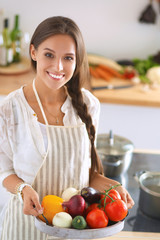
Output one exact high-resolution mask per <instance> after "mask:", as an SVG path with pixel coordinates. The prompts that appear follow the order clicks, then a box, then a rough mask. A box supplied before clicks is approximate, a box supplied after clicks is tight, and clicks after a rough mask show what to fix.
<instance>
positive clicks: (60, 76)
mask: <svg viewBox="0 0 160 240" xmlns="http://www.w3.org/2000/svg"><path fill="white" fill-rule="evenodd" d="M49 75H50V76H51V77H53V78H57V79H61V78H62V77H63V75H55V74H52V73H49Z"/></svg>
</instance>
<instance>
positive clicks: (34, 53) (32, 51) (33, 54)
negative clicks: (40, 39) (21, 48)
mask: <svg viewBox="0 0 160 240" xmlns="http://www.w3.org/2000/svg"><path fill="white" fill-rule="evenodd" d="M30 53H31V58H32V60H33V61H36V49H35V47H34V45H33V44H31V46H30Z"/></svg>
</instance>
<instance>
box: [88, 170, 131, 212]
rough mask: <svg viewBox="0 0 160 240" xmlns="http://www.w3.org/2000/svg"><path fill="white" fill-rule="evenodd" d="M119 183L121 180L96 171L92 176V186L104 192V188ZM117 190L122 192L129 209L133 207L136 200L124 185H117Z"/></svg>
mask: <svg viewBox="0 0 160 240" xmlns="http://www.w3.org/2000/svg"><path fill="white" fill-rule="evenodd" d="M117 184H119V182H117V181H115V180H112V179H110V178H107V177H105V176H103V175H100V174H98V173H95V174H94V176H92V177H91V181H90V187H93V188H95V189H97V190H99V191H100V192H103V191H104V190H106V189H109V188H110V187H111V186H113V185H117ZM116 190H117V191H118V192H119V193H120V195H121V198H122V200H123V201H124V202H125V203H126V204H127V207H128V209H130V208H132V207H133V206H134V201H133V199H132V197H131V196H130V194H129V193H128V191H127V190H126V189H125V188H124V187H123V186H119V187H116Z"/></svg>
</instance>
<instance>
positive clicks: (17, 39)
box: [11, 15, 22, 62]
mask: <svg viewBox="0 0 160 240" xmlns="http://www.w3.org/2000/svg"><path fill="white" fill-rule="evenodd" d="M21 37H22V32H21V30H20V29H19V15H15V21H14V28H13V30H12V31H11V41H12V49H13V62H20V60H21Z"/></svg>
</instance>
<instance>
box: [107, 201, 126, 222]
mask: <svg viewBox="0 0 160 240" xmlns="http://www.w3.org/2000/svg"><path fill="white" fill-rule="evenodd" d="M105 212H106V214H107V216H108V218H109V219H110V220H111V221H113V222H118V221H121V220H123V219H124V218H125V217H126V216H127V214H128V208H127V205H126V203H125V202H124V201H123V200H121V199H116V200H115V201H114V202H110V203H108V204H107V205H106V207H105Z"/></svg>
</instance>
